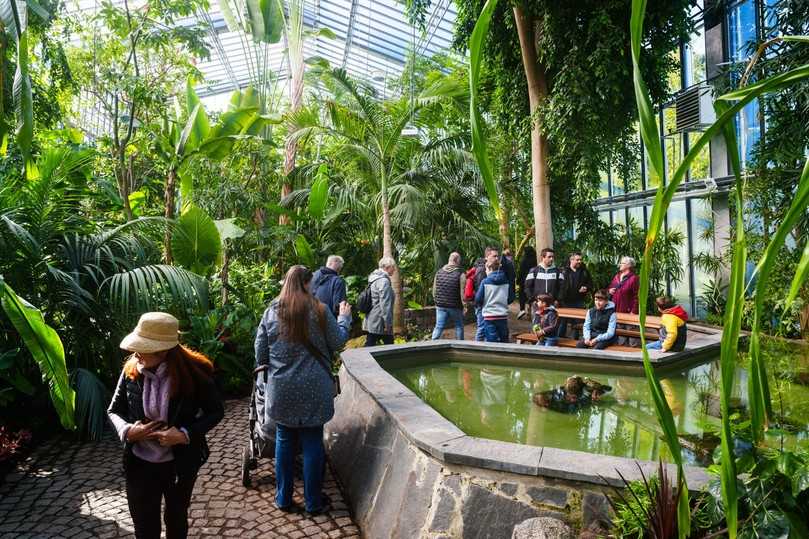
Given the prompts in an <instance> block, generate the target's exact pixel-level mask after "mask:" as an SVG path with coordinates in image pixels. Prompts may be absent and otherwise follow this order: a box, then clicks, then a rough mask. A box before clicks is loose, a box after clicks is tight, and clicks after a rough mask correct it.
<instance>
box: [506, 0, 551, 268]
mask: <svg viewBox="0 0 809 539" xmlns="http://www.w3.org/2000/svg"><path fill="white" fill-rule="evenodd" d="M514 22H515V23H516V25H517V34H518V35H519V37H520V50H521V52H522V63H523V68H524V70H525V79H526V81H527V82H528V104H529V107H530V111H531V118H533V119H534V120H533V123H532V125H531V187H532V195H533V196H532V199H533V206H534V227H535V228H536V246H537V252H539V251H540V250H541V249H544V248H545V247H553V229H552V227H551V190H550V185H549V184H548V139H547V137H545V135H543V134H542V126H541V124H540V122H539V120H538V119H537V118H536V112H537V110H538V109H539V106H540V104H541V103H542V101H543V100H544V99H545V98H546V97H547V96H548V84H547V79H546V73H545V67H544V65H540V64H539V62H538V60H537V53H536V36H535V32H534V21H533V20H532V19H530V18H529V17H528V16H526V14H525V12H524V11H523V9H522V7H521V6H519V5H517V6H514Z"/></svg>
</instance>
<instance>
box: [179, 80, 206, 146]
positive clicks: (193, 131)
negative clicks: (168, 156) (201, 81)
mask: <svg viewBox="0 0 809 539" xmlns="http://www.w3.org/2000/svg"><path fill="white" fill-rule="evenodd" d="M186 103H187V104H188V106H189V109H188V111H189V115H188V119H187V120H186V122H185V127H184V128H183V131H182V133H180V140H178V141H177V150H176V151H177V156H179V157H180V158H183V157H185V156H187V155H188V154H190V153H191V152H193V151H194V150H195V149H196V148H197V147H199V145H200V144H202V141H204V140H205V139H206V138H207V137H208V134H209V133H210V131H211V126H210V123H209V122H208V115H207V114H206V112H205V107H203V106H202V103H201V102H200V101H199V98H198V97H197V94H196V92H194V87H193V86H192V84H191V79H190V78H189V80H188V84H187V87H186Z"/></svg>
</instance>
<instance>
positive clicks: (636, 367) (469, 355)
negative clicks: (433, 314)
mask: <svg viewBox="0 0 809 539" xmlns="http://www.w3.org/2000/svg"><path fill="white" fill-rule="evenodd" d="M700 329H702V328H700ZM708 335H710V336H711V337H713V338H711V339H710V340H711V341H714V342H715V346H714V345H713V343H711V345H710V346H701V347H698V348H692V349H686V350H685V351H684V352H680V353H675V354H659V353H658V354H654V355H653V357H652V358H651V359H652V362H653V363H654V364H655V367H656V369H657V370H659V371H660V372H661V373H665V372H666V371H673V370H679V369H682V368H684V367H688V366H691V365H694V364H696V363H699V362H701V361H704V360H705V359H706V357H709V356H710V355H715V354H717V353H718V345H719V337H720V336H721V333H720V332H719V331H717V330H713V329H712V328H711V329H707V328H706V337H708ZM436 353H438V354H441V355H443V356H445V357H446V359H447V360H449V361H465V362H473V363H477V362H481V361H483V362H485V363H488V364H491V363H502V364H503V365H510V366H522V367H526V366H536V363H537V361H538V360H542V361H554V360H564V361H565V362H566V363H568V362H569V363H570V364H571V366H575V367H576V368H579V367H582V366H586V367H591V368H595V369H598V370H600V371H606V372H611V373H616V374H630V373H635V374H640V375H641V376H642V375H643V371H642V365H641V359H640V354H628V353H623V352H610V351H609V350H604V351H596V350H581V349H565V348H550V347H535V346H526V345H519V344H503V343H484V342H476V341H453V340H441V341H425V342H419V343H411V344H407V345H389V346H377V347H372V348H362V349H352V350H346V351H345V352H343V353H342V362H343V366H342V367H341V369H340V377H341V384H342V386H343V387H344V388H346V387H348V386H351V385H353V384H356V385H358V386H359V388H361V390H362V391H363V392H364V393H366V394H367V395H368V396H370V397H371V398H372V399H373V401H375V403H376V405H377V406H378V407H379V408H380V409H381V410H383V411H384V415H385V416H386V418H387V419H389V420H390V421H391V422H392V423H393V424H394V425H395V427H396V429H397V430H399V431H400V432H401V434H402V435H403V436H404V438H406V439H407V440H409V441H410V443H412V444H414V445H415V446H416V447H418V448H419V449H420V450H422V451H424V452H425V453H427V454H428V455H430V456H431V457H433V458H435V459H437V460H438V461H440V462H444V463H447V464H452V465H463V466H471V467H474V468H482V469H487V470H494V471H499V472H505V473H513V474H519V475H527V476H537V477H546V478H552V479H560V480H567V481H573V482H577V483H589V484H593V485H598V486H602V487H603V486H605V483H604V481H605V480H606V481H607V482H608V483H609V484H610V485H612V486H623V481H622V479H621V477H620V475H619V474H618V471H620V473H621V474H622V475H623V476H624V477H625V478H626V479H627V480H629V481H632V480H639V479H641V472H640V470H642V471H643V474H644V475H645V476H646V477H650V476H651V475H654V474H655V473H656V471H657V463H656V462H652V461H640V460H636V459H630V458H625V457H617V456H611V455H599V454H593V453H587V452H582V451H575V450H569V449H558V448H553V447H541V446H529V445H523V444H517V443H511V442H503V441H498V440H491V439H486V438H478V437H474V436H468V435H466V434H465V433H464V432H463V431H461V430H460V429H459V428H458V427H457V426H455V425H454V424H453V423H452V422H451V421H449V420H448V419H446V418H444V417H443V416H442V415H440V414H439V413H438V412H436V411H435V410H434V409H433V408H432V407H431V406H429V405H428V404H427V403H425V402H424V401H422V400H421V398H419V397H418V396H417V395H416V394H414V393H413V392H412V391H410V390H409V389H408V388H407V387H405V386H404V384H402V383H401V382H399V381H398V380H397V379H396V378H395V377H394V376H393V375H391V374H390V373H389V372H388V371H387V370H385V368H383V367H382V365H380V363H382V364H384V365H385V367H388V368H396V367H399V366H414V365H419V364H428V363H434V362H435V361H436ZM636 356H637V357H636ZM605 360H607V361H605ZM574 362H575V363H574ZM341 398H344V397H338V402H337V403H336V404H337V416H336V417H335V419H337V421H336V422H335V424H339V423H341V421H340V418H339V415H340V413H341V411H342V409H343V408H342V407H341V406H340V403H339V400H340V399H341ZM327 430H328V431H330V432H329V434H330V437H331V436H334V437H339V436H340V432H339V430H336V429H335V431H331V429H329V425H328V424H327ZM331 443H334V442H330V444H331ZM668 466H669V471H670V472H671V473H672V474H676V470H675V469H674V467H673V465H668ZM685 473H686V479H687V481H688V486H689V489H691V490H693V491H697V490H699V489H701V488H702V487H703V486H705V485H706V484H707V482H708V481H709V479H710V475H709V474H708V473H707V471H706V470H705V469H703V468H700V467H697V466H685ZM338 474H339V470H338Z"/></svg>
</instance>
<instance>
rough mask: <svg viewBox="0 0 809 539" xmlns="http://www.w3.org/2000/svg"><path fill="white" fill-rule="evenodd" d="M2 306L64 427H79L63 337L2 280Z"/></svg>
mask: <svg viewBox="0 0 809 539" xmlns="http://www.w3.org/2000/svg"><path fill="white" fill-rule="evenodd" d="M0 304H2V306H3V310H4V311H5V312H6V316H8V319H9V321H11V324H12V325H13V326H14V328H15V329H16V330H17V332H18V333H19V334H20V337H21V338H22V340H23V342H24V343H25V347H26V348H27V349H28V351H29V352H30V353H31V356H32V357H33V358H34V360H35V361H36V362H37V365H38V366H39V370H40V372H41V373H42V378H43V380H44V381H45V382H47V385H48V391H49V393H50V397H51V402H52V403H53V406H54V408H55V409H56V413H57V414H59V420H60V422H61V423H62V426H63V427H64V428H66V429H73V428H75V426H76V424H75V422H74V409H75V408H74V407H75V401H76V394H75V393H74V392H73V389H71V387H70V381H69V380H68V376H67V365H66V363H65V349H64V347H63V346H62V340H61V339H60V338H59V335H58V334H57V333H56V331H55V330H54V329H53V328H52V327H50V326H49V325H47V324H46V323H45V319H44V318H43V317H42V313H41V312H40V311H39V309H36V308H35V307H33V306H32V305H30V304H29V303H28V302H26V301H25V300H23V299H22V298H20V297H19V296H17V294H15V293H14V291H13V290H12V289H11V287H10V286H8V285H7V284H6V282H5V281H4V280H3V279H2V278H1V277H0Z"/></svg>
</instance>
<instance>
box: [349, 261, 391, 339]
mask: <svg viewBox="0 0 809 539" xmlns="http://www.w3.org/2000/svg"><path fill="white" fill-rule="evenodd" d="M395 271H396V262H395V261H394V260H393V259H392V258H390V257H386V256H385V257H382V258H381V259H380V260H379V267H378V268H377V269H375V270H374V271H373V272H372V273H371V275H369V276H368V288H366V289H365V290H364V291H363V292H362V294H360V298H359V300H358V301H357V303H358V305H359V306H360V309H361V310H363V312H366V313H367V314H366V316H365V320H363V321H362V329H363V330H365V331H366V332H367V333H368V336H367V337H366V339H365V346H376V345H377V344H378V343H380V342H381V343H382V344H393V300H394V297H395V296H394V293H393V286H392V285H391V282H390V276H391V275H393V274H394V272H395ZM369 300H370V301H369ZM369 304H370V309H369V310H367V311H365V309H364V308H365V307H367V306H368V305H369Z"/></svg>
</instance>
